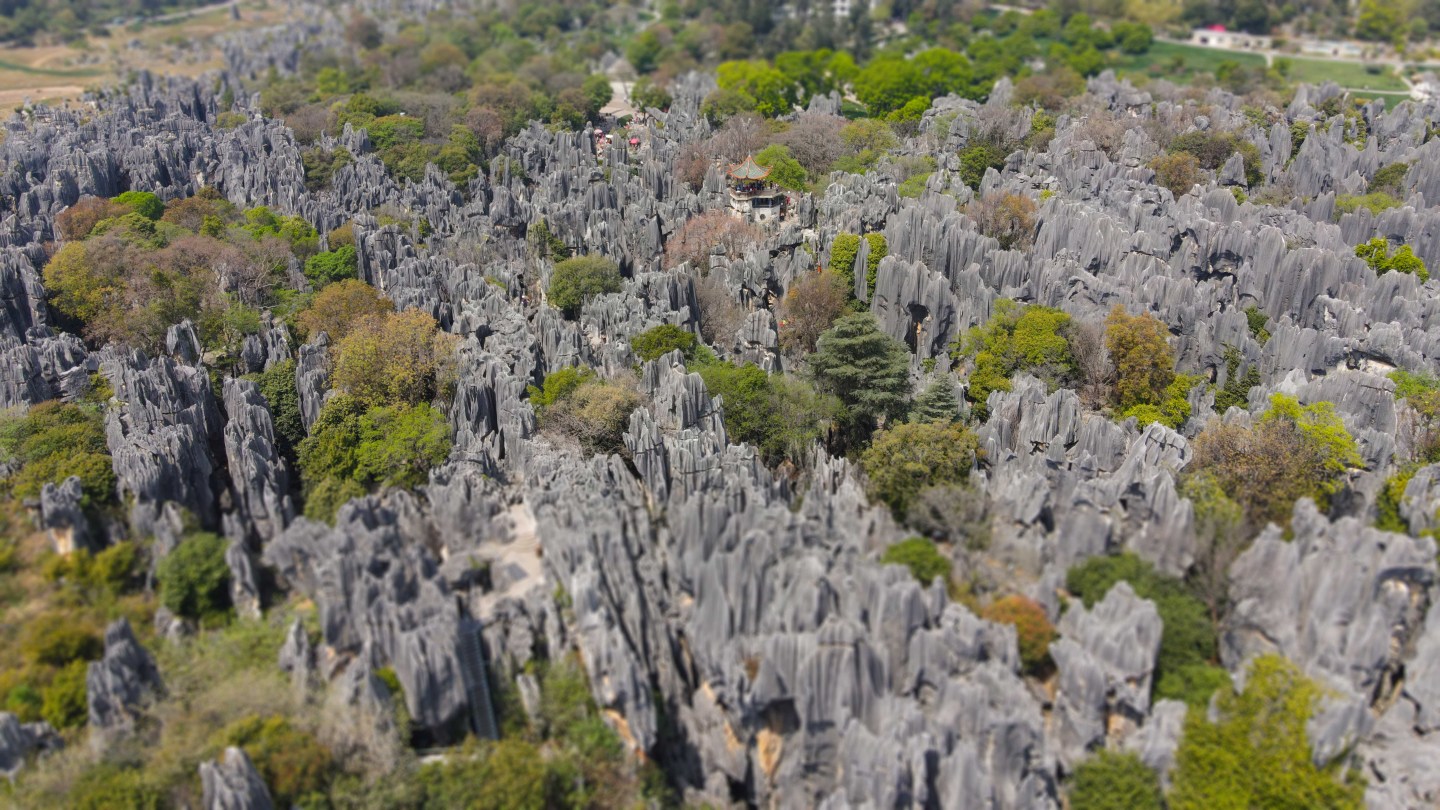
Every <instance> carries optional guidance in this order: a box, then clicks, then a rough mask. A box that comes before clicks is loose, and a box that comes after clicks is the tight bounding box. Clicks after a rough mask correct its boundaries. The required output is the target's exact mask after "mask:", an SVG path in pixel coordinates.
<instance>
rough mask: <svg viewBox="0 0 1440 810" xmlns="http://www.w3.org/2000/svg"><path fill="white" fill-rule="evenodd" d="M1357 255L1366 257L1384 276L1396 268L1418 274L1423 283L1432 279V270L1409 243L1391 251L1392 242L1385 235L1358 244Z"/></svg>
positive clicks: (1369, 263) (1375, 269)
mask: <svg viewBox="0 0 1440 810" xmlns="http://www.w3.org/2000/svg"><path fill="white" fill-rule="evenodd" d="M1355 255H1356V256H1358V257H1360V258H1362V259H1364V260H1365V263H1366V264H1367V265H1369V266H1370V269H1371V270H1374V271H1375V274H1376V275H1379V276H1383V275H1385V274H1386V273H1388V272H1390V271H1391V270H1394V271H1395V272H1397V273H1407V274H1410V275H1413V276H1417V277H1418V278H1419V279H1420V282H1421V283H1422V284H1423V283H1424V282H1426V281H1429V280H1430V271H1429V270H1428V269H1426V267H1425V262H1424V261H1422V260H1421V259H1420V257H1419V256H1416V255H1415V252H1414V251H1413V250H1411V249H1410V246H1409V245H1401V246H1400V247H1399V248H1398V249H1397V250H1396V251H1395V252H1394V253H1391V252H1390V243H1389V242H1388V241H1387V240H1386V239H1385V237H1383V236H1377V237H1375V238H1374V239H1371V240H1370V241H1369V242H1364V243H1362V244H1359V245H1356V246H1355Z"/></svg>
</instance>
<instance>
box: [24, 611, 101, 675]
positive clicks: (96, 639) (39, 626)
mask: <svg viewBox="0 0 1440 810" xmlns="http://www.w3.org/2000/svg"><path fill="white" fill-rule="evenodd" d="M104 650H105V645H104V643H103V642H101V640H100V634H99V633H96V632H95V630H94V629H93V628H91V627H89V626H87V625H86V624H84V623H83V622H78V621H76V617H75V616H73V615H71V614H68V613H45V614H42V615H40V616H38V617H36V618H34V619H31V620H29V621H27V622H26V623H25V630H24V632H23V634H22V635H21V637H20V650H19V652H20V656H21V657H22V658H23V659H24V660H26V661H28V662H30V663H32V664H41V665H44V666H52V667H63V666H65V665H67V664H69V663H71V662H72V661H94V660H95V659H97V658H99V657H100V654H101V653H103V652H104Z"/></svg>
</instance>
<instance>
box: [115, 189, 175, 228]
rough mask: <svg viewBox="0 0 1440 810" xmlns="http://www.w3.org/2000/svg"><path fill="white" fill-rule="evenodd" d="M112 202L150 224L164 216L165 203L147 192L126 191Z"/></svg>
mask: <svg viewBox="0 0 1440 810" xmlns="http://www.w3.org/2000/svg"><path fill="white" fill-rule="evenodd" d="M114 201H115V203H117V204H119V205H122V206H124V207H126V208H128V209H130V210H131V211H133V212H135V213H137V214H139V215H140V216H142V217H144V218H146V219H148V220H151V221H152V222H153V221H155V220H158V219H160V217H162V216H164V215H165V203H163V202H161V201H160V198H159V197H157V196H155V195H154V194H152V193H150V192H148V191H127V192H125V193H123V194H121V195H120V196H118V197H115V198H114Z"/></svg>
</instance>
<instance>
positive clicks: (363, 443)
mask: <svg viewBox="0 0 1440 810" xmlns="http://www.w3.org/2000/svg"><path fill="white" fill-rule="evenodd" d="M359 427H360V444H359V446H358V447H357V448H356V453H355V474H356V476H357V478H358V479H359V481H360V482H361V483H363V484H366V485H368V486H372V487H417V486H420V485H421V484H424V483H425V482H426V481H427V480H429V472H430V468H431V467H438V466H440V465H441V464H444V463H445V459H446V458H447V457H449V455H450V425H449V423H448V422H446V420H445V415H444V414H442V413H440V412H439V411H437V410H435V409H434V408H432V407H430V406H429V405H428V404H425V403H421V404H418V405H397V406H394V407H382V408H371V409H370V410H368V411H366V412H365V414H364V415H363V416H361V417H360V424H359Z"/></svg>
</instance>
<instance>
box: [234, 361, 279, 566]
mask: <svg viewBox="0 0 1440 810" xmlns="http://www.w3.org/2000/svg"><path fill="white" fill-rule="evenodd" d="M224 392H225V413H226V416H227V417H228V418H227V421H226V422H225V457H226V460H227V461H228V469H229V471H230V485H231V491H232V493H233V495H234V501H235V511H234V512H233V513H232V514H233V517H234V518H235V520H236V521H237V522H238V524H239V525H238V526H237V527H236V530H235V532H234V533H233V534H232V536H234V537H236V538H237V539H240V540H243V541H247V542H249V543H253V544H256V545H257V546H258V544H259V543H260V542H261V541H262V540H264V539H266V538H270V537H274V536H275V535H277V534H279V533H280V532H281V531H283V530H284V529H285V526H286V525H287V524H289V522H290V520H291V518H293V517H294V514H295V507H294V505H293V504H292V503H291V502H290V492H289V490H290V476H289V471H288V470H287V469H286V465H285V462H284V460H283V459H281V458H280V454H279V453H278V452H277V451H276V449H275V429H274V425H273V423H272V421H271V418H270V408H269V406H267V405H266V403H265V397H264V396H263V395H261V393H260V389H259V388H258V387H257V386H256V385H255V383H253V382H250V381H249V380H236V379H227V380H226V381H225V384H224ZM227 517H229V516H227Z"/></svg>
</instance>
